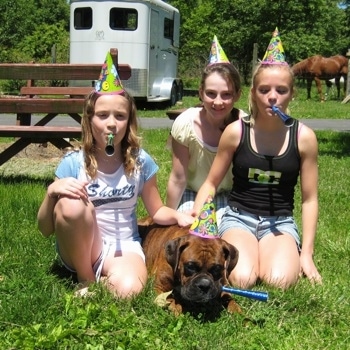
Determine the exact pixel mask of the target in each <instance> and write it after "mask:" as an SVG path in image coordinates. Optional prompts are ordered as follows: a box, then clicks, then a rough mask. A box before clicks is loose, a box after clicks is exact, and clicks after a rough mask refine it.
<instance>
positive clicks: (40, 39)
mask: <svg viewBox="0 0 350 350" xmlns="http://www.w3.org/2000/svg"><path fill="white" fill-rule="evenodd" d="M0 23H1V26H0V62H29V61H31V60H34V59H35V60H36V61H43V62H45V61H48V60H49V59H50V51H48V50H47V49H44V50H42V52H41V53H39V51H38V47H39V46H40V45H41V44H43V46H46V45H47V44H48V42H49V41H50V40H49V38H48V36H47V32H46V30H48V28H51V29H50V30H49V32H50V33H51V34H52V35H53V36H52V38H51V42H52V43H54V42H55V40H56V38H59V40H63V39H62V37H66V38H68V40H69V5H68V4H67V2H66V0H56V1H50V0H16V1H10V0H0ZM47 26H48V27H47ZM34 41H37V42H36V43H35V45H34ZM63 41H64V40H63ZM26 43H29V44H30V47H27V48H26V47H25V46H26ZM34 46H35V47H36V50H35V51H34V54H33V52H32V51H31V49H33V47H34ZM60 46H62V45H60ZM68 48H69V47H68V46H67V45H65V50H68ZM67 56H68V53H66V54H62V58H63V57H65V58H66V57H67Z"/></svg>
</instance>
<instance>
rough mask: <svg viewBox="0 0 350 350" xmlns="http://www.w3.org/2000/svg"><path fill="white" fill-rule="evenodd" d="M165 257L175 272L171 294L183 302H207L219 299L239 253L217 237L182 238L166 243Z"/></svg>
mask: <svg viewBox="0 0 350 350" xmlns="http://www.w3.org/2000/svg"><path fill="white" fill-rule="evenodd" d="M165 256H166V260H167V262H168V263H169V265H171V267H172V269H173V273H174V281H173V282H174V285H173V287H174V288H173V291H174V292H175V293H179V294H180V296H181V298H183V299H184V300H187V301H190V302H196V303H207V302H208V301H210V300H213V299H215V298H219V297H220V296H221V293H222V290H221V289H222V286H223V285H225V284H227V277H228V275H229V274H230V272H231V271H232V270H233V268H234V267H235V265H236V264H237V260H238V251H237V249H236V248H235V247H234V246H232V245H231V244H229V243H227V242H225V241H224V240H222V239H220V238H215V239H210V238H202V237H198V236H195V235H185V236H182V237H179V238H175V239H172V240H170V241H168V242H167V243H166V246H165Z"/></svg>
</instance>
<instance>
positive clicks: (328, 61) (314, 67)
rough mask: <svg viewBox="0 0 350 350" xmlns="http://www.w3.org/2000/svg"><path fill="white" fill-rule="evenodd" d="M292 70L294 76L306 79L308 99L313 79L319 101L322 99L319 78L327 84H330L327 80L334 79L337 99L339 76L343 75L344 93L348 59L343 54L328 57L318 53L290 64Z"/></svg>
mask: <svg viewBox="0 0 350 350" xmlns="http://www.w3.org/2000/svg"><path fill="white" fill-rule="evenodd" d="M292 71H293V73H294V75H295V76H296V77H301V78H303V79H305V80H306V83H307V84H306V86H307V98H308V99H309V98H311V85H312V81H313V80H315V83H316V87H317V91H318V93H319V95H320V98H321V101H324V95H323V93H322V84H321V80H325V81H326V84H327V86H331V83H330V82H329V80H330V79H334V80H335V85H336V87H337V90H338V99H339V98H340V78H341V77H343V79H344V94H345V90H346V79H347V74H348V59H347V58H346V57H344V56H341V55H336V56H332V57H328V58H326V57H322V56H320V55H316V56H311V57H309V58H306V59H305V60H302V61H300V62H298V63H296V64H295V65H294V66H292Z"/></svg>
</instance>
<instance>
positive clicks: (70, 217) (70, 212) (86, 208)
mask: <svg viewBox="0 0 350 350" xmlns="http://www.w3.org/2000/svg"><path fill="white" fill-rule="evenodd" d="M87 212H91V208H90V205H89V204H87V203H85V202H84V201H83V200H81V199H71V198H67V197H62V198H60V199H59V200H58V202H57V204H56V207H55V216H56V218H57V219H62V220H63V221H65V222H69V221H77V220H81V219H82V218H84V217H86V215H85V214H86V213H87Z"/></svg>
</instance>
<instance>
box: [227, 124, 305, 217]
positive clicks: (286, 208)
mask: <svg viewBox="0 0 350 350" xmlns="http://www.w3.org/2000/svg"><path fill="white" fill-rule="evenodd" d="M298 126H299V122H298V121H297V120H295V122H294V125H293V126H292V127H291V128H290V132H289V141H288V146H287V149H286V151H285V152H284V153H283V154H281V155H279V156H264V155H261V154H258V153H256V152H255V151H254V150H253V149H252V146H251V140H250V125H249V124H246V123H244V122H243V121H242V137H241V140H240V143H239V145H238V147H237V150H236V152H235V154H234V157H233V161H232V163H233V168H232V174H233V187H232V191H231V192H230V195H229V198H228V204H229V205H230V206H231V207H235V208H237V209H241V210H245V211H248V212H250V213H252V214H254V215H261V216H280V215H282V216H291V215H293V209H294V189H295V185H296V184H297V181H298V176H299V170H300V154H299V150H298Z"/></svg>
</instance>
